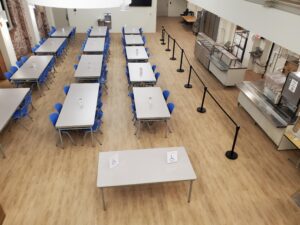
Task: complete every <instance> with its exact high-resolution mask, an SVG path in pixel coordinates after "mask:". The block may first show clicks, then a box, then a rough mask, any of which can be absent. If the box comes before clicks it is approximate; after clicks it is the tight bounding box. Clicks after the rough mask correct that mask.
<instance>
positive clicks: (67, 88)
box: [64, 85, 70, 95]
mask: <svg viewBox="0 0 300 225" xmlns="http://www.w3.org/2000/svg"><path fill="white" fill-rule="evenodd" d="M69 89H70V85H65V86H64V92H65V94H66V95H67V94H68V92H69Z"/></svg>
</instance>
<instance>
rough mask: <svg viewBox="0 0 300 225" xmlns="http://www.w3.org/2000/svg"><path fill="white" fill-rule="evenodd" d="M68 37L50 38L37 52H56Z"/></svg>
mask: <svg viewBox="0 0 300 225" xmlns="http://www.w3.org/2000/svg"><path fill="white" fill-rule="evenodd" d="M65 40H66V38H48V39H47V40H46V41H45V42H44V43H43V44H42V45H41V46H40V47H39V48H38V49H37V50H36V51H35V52H36V53H37V54H38V53H52V54H55V53H56V52H57V51H58V49H59V47H60V46H61V45H62V44H63V42H64V41H65Z"/></svg>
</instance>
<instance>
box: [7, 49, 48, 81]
mask: <svg viewBox="0 0 300 225" xmlns="http://www.w3.org/2000/svg"><path fill="white" fill-rule="evenodd" d="M52 58H53V56H52V55H40V56H39V55H33V56H30V58H29V59H28V60H27V61H26V62H25V63H24V64H23V65H22V66H21V68H19V70H18V71H17V72H16V73H15V74H14V75H13V76H12V77H11V80H29V81H32V80H37V79H39V77H40V76H41V75H42V73H43V71H44V70H45V69H46V67H47V66H48V65H49V63H50V61H51V59H52Z"/></svg>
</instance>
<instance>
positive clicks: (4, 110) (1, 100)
mask: <svg viewBox="0 0 300 225" xmlns="http://www.w3.org/2000/svg"><path fill="white" fill-rule="evenodd" d="M29 90H30V89H29V88H1V89H0V132H1V131H2V130H3V129H4V127H5V126H6V125H7V123H8V121H9V120H10V118H11V117H12V115H13V114H14V113H15V111H16V110H17V108H18V107H19V105H20V104H21V103H22V101H23V100H24V98H25V96H26V95H27V94H28V92H29ZM0 152H1V153H2V154H3V157H5V155H4V152H3V150H2V147H1V145H0Z"/></svg>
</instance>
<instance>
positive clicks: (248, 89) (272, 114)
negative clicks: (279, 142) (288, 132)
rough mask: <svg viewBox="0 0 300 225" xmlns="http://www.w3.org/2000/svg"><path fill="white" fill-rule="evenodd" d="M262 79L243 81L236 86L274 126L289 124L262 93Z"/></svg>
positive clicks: (280, 126)
mask: <svg viewBox="0 0 300 225" xmlns="http://www.w3.org/2000/svg"><path fill="white" fill-rule="evenodd" d="M263 84H264V82H263V81H255V82H251V81H244V82H242V83H240V84H238V85H237V86H238V88H239V89H240V90H241V92H243V93H244V94H245V95H246V96H247V97H248V98H249V99H250V100H251V101H252V102H253V104H255V105H256V107H257V109H258V110H259V111H260V112H261V113H262V114H263V115H264V116H265V117H266V118H267V119H269V120H270V121H271V122H272V123H273V124H274V125H275V126H276V127H278V128H284V127H287V126H288V125H289V122H288V119H289V118H286V117H285V115H283V114H282V113H281V112H280V111H279V110H278V109H277V108H276V106H274V105H272V104H271V103H270V102H269V101H268V99H267V97H265V96H264V95H263V94H262V89H263V87H264V86H263Z"/></svg>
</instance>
